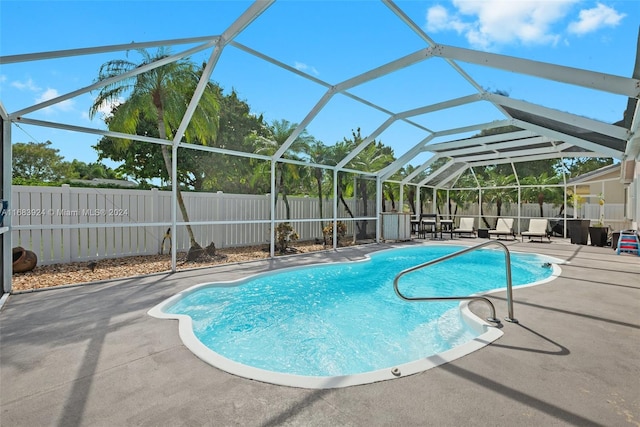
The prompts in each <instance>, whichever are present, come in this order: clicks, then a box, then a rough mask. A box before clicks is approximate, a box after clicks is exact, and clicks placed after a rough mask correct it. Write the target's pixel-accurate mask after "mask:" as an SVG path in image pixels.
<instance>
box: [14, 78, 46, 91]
mask: <svg viewBox="0 0 640 427" xmlns="http://www.w3.org/2000/svg"><path fill="white" fill-rule="evenodd" d="M11 86H13V87H15V88H17V89H20V90H30V91H32V92H38V91H39V90H40V88H39V87H38V86H36V84H35V83H34V82H33V80H32V79H29V80H27V81H26V82H21V81H18V80H16V81H13V82H11Z"/></svg>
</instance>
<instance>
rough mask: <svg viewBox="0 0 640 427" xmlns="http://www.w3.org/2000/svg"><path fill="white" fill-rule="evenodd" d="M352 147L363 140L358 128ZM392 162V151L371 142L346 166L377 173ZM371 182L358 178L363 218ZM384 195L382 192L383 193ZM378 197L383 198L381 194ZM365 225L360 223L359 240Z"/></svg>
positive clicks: (366, 211) (363, 233)
mask: <svg viewBox="0 0 640 427" xmlns="http://www.w3.org/2000/svg"><path fill="white" fill-rule="evenodd" d="M352 135H353V143H354V146H355V147H357V146H359V145H360V144H361V143H362V141H363V140H364V138H363V137H362V136H361V135H360V128H358V129H357V131H356V132H353V131H352ZM393 160H394V156H393V149H392V148H391V147H387V146H385V145H384V144H383V143H381V142H376V141H375V140H374V141H372V142H371V143H370V144H369V145H367V146H366V147H365V148H364V149H363V150H362V151H361V152H360V153H358V155H357V156H356V157H354V158H353V159H352V160H351V161H350V162H349V164H348V166H350V167H353V168H354V169H357V170H361V171H363V172H378V171H380V170H381V169H383V168H384V167H386V166H388V165H389V164H391V163H392V162H393ZM370 182H371V180H368V179H363V178H360V180H359V181H358V183H359V185H358V193H359V195H360V197H362V201H363V212H362V215H363V216H367V215H368V214H369V212H368V202H369V201H368V195H369V192H368V187H369V186H368V184H369V183H370ZM383 193H384V192H383ZM380 197H384V194H381V195H380ZM366 225H367V220H363V221H362V228H360V229H359V231H360V233H359V236H358V237H359V238H366V237H367V236H366Z"/></svg>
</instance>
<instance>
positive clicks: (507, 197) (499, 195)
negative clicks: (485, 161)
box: [480, 168, 516, 225]
mask: <svg viewBox="0 0 640 427" xmlns="http://www.w3.org/2000/svg"><path fill="white" fill-rule="evenodd" d="M486 172H487V176H486V177H485V182H484V185H483V186H484V187H491V188H488V189H487V190H485V192H484V194H485V197H486V200H487V202H489V203H495V204H496V215H497V216H498V217H500V215H502V204H503V203H510V202H513V201H514V197H513V192H514V190H513V189H511V188H504V187H506V186H508V185H513V184H514V183H515V182H516V178H515V175H513V174H510V175H505V174H503V173H501V172H500V171H497V170H494V169H490V168H489V169H487V170H486ZM480 209H481V211H482V206H480ZM482 219H483V221H484V223H485V224H487V225H488V223H487V220H486V218H484V215H482ZM496 222H497V219H496Z"/></svg>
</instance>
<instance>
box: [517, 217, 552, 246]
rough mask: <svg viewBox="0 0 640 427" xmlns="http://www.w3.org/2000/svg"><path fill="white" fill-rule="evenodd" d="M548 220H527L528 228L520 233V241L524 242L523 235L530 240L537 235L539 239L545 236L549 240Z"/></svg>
mask: <svg viewBox="0 0 640 427" xmlns="http://www.w3.org/2000/svg"><path fill="white" fill-rule="evenodd" d="M548 228H549V221H548V220H546V219H543V218H533V219H531V220H530V221H529V230H527V231H523V232H522V233H520V236H521V237H522V241H523V242H524V238H525V236H527V237H528V238H529V240H531V239H532V238H533V237H539V238H540V241H541V242H542V239H543V238H544V237H546V238H547V239H549V241H551V233H550V232H549V231H548Z"/></svg>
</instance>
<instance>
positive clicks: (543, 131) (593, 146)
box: [514, 119, 623, 160]
mask: <svg viewBox="0 0 640 427" xmlns="http://www.w3.org/2000/svg"><path fill="white" fill-rule="evenodd" d="M514 122H515V123H516V126H518V127H521V128H524V129H529V130H532V131H534V132H537V133H538V134H540V135H546V136H548V137H549V138H552V139H554V140H557V141H563V142H568V143H569V144H572V145H575V146H578V147H581V148H584V149H585V150H590V151H592V152H594V153H600V154H601V157H613V158H614V159H618V160H620V159H622V155H623V153H622V152H621V151H619V150H615V149H613V148H608V147H605V146H603V145H600V144H597V143H595V142H591V141H587V140H584V139H581V138H576V137H575V136H571V135H567V134H566V133H562V132H559V131H556V130H552V129H549V128H545V127H542V126H538V125H534V124H532V123H529V122H525V121H523V120H518V119H514Z"/></svg>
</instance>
